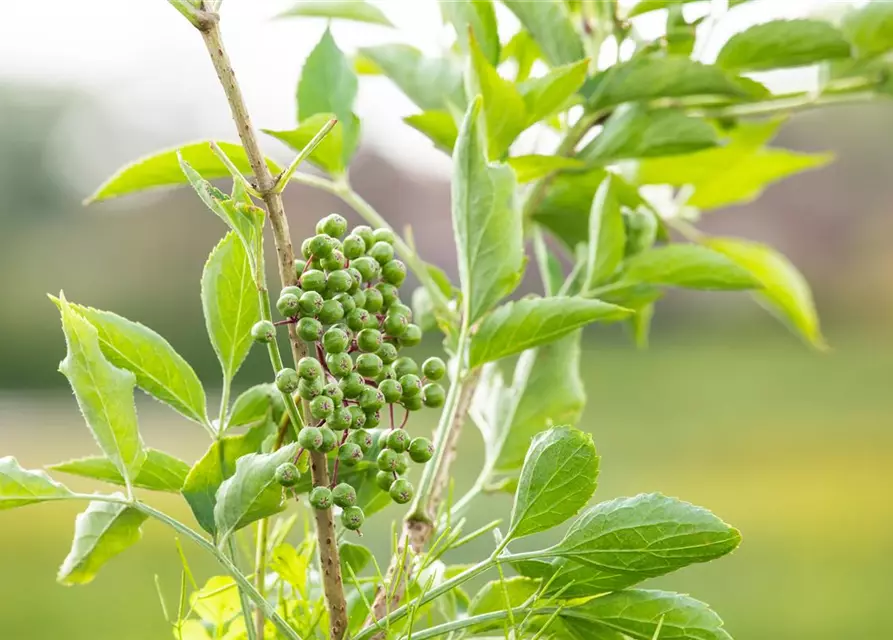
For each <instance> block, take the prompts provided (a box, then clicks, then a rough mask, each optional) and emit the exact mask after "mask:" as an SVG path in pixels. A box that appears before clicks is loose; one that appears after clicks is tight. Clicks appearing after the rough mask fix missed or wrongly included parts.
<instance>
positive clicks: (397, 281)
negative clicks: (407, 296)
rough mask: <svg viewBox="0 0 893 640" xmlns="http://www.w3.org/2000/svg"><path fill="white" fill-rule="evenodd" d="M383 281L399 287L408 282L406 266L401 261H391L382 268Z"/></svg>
mask: <svg viewBox="0 0 893 640" xmlns="http://www.w3.org/2000/svg"><path fill="white" fill-rule="evenodd" d="M381 279H382V280H384V281H385V282H387V283H390V284H392V285H394V286H395V287H399V286H400V285H401V284H403V281H404V280H406V265H405V264H404V263H403V262H402V261H400V260H390V261H389V262H386V263H385V264H384V265H383V266H382V268H381Z"/></svg>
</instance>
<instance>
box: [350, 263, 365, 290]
mask: <svg viewBox="0 0 893 640" xmlns="http://www.w3.org/2000/svg"><path fill="white" fill-rule="evenodd" d="M347 273H349V274H350V278H351V285H350V289H348V290H347V293H356V292H357V291H359V290H360V285H361V284H363V276H362V275H360V272H359V271H357V270H356V269H354V268H353V267H349V268H348V269H347Z"/></svg>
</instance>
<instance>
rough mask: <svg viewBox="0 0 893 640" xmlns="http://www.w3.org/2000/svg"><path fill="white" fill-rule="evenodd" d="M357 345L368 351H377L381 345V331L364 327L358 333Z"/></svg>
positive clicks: (361, 349)
mask: <svg viewBox="0 0 893 640" xmlns="http://www.w3.org/2000/svg"><path fill="white" fill-rule="evenodd" d="M357 347H358V348H359V349H360V351H365V352H366V353H375V352H376V351H378V349H379V347H381V331H378V330H377V329H363V330H362V331H360V332H359V333H357Z"/></svg>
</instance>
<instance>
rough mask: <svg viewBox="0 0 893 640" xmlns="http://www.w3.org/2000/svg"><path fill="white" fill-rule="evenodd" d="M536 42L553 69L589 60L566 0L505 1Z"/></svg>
mask: <svg viewBox="0 0 893 640" xmlns="http://www.w3.org/2000/svg"><path fill="white" fill-rule="evenodd" d="M503 4H505V6H507V7H508V8H509V9H511V11H512V13H514V14H515V15H516V16H517V17H518V20H520V21H521V24H522V25H524V28H525V29H527V30H528V31H529V32H530V34H531V35H532V36H533V39H534V40H536V42H537V44H538V45H539V47H540V49H541V50H542V53H543V57H544V58H545V59H546V62H548V63H549V64H550V65H553V66H557V65H561V64H570V63H572V62H576V61H577V60H581V59H582V58H583V57H584V56H585V52H584V50H583V41H582V40H581V39H580V34H579V33H577V30H576V29H575V28H574V24H573V22H572V20H571V17H570V14H569V13H568V11H567V7H566V5H565V4H564V2H562V0H539V1H537V2H525V1H524V0H503Z"/></svg>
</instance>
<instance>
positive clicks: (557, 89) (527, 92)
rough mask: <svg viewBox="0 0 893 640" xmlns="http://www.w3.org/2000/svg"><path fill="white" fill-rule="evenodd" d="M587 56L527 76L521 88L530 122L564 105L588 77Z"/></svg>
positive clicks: (536, 120)
mask: <svg viewBox="0 0 893 640" xmlns="http://www.w3.org/2000/svg"><path fill="white" fill-rule="evenodd" d="M588 66H589V61H588V60H580V61H579V62H575V63H572V64H567V65H563V66H561V67H556V68H554V69H551V70H549V71H548V72H547V73H546V74H545V75H543V76H540V77H537V78H531V79H529V80H525V81H524V82H521V83H520V84H519V85H518V92H519V93H520V94H521V97H522V98H523V99H524V105H525V107H526V109H527V122H526V124H527V126H530V125H532V124H534V123H537V122H539V121H540V120H542V119H543V118H546V117H548V116H550V115H552V114H553V113H555V112H556V111H558V110H560V109H561V108H563V107H564V106H565V105H566V104H567V102H568V100H570V98H571V97H572V96H573V95H574V94H576V93H577V90H578V89H579V88H580V87H581V86H583V81H584V80H586V71H587V68H588Z"/></svg>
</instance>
